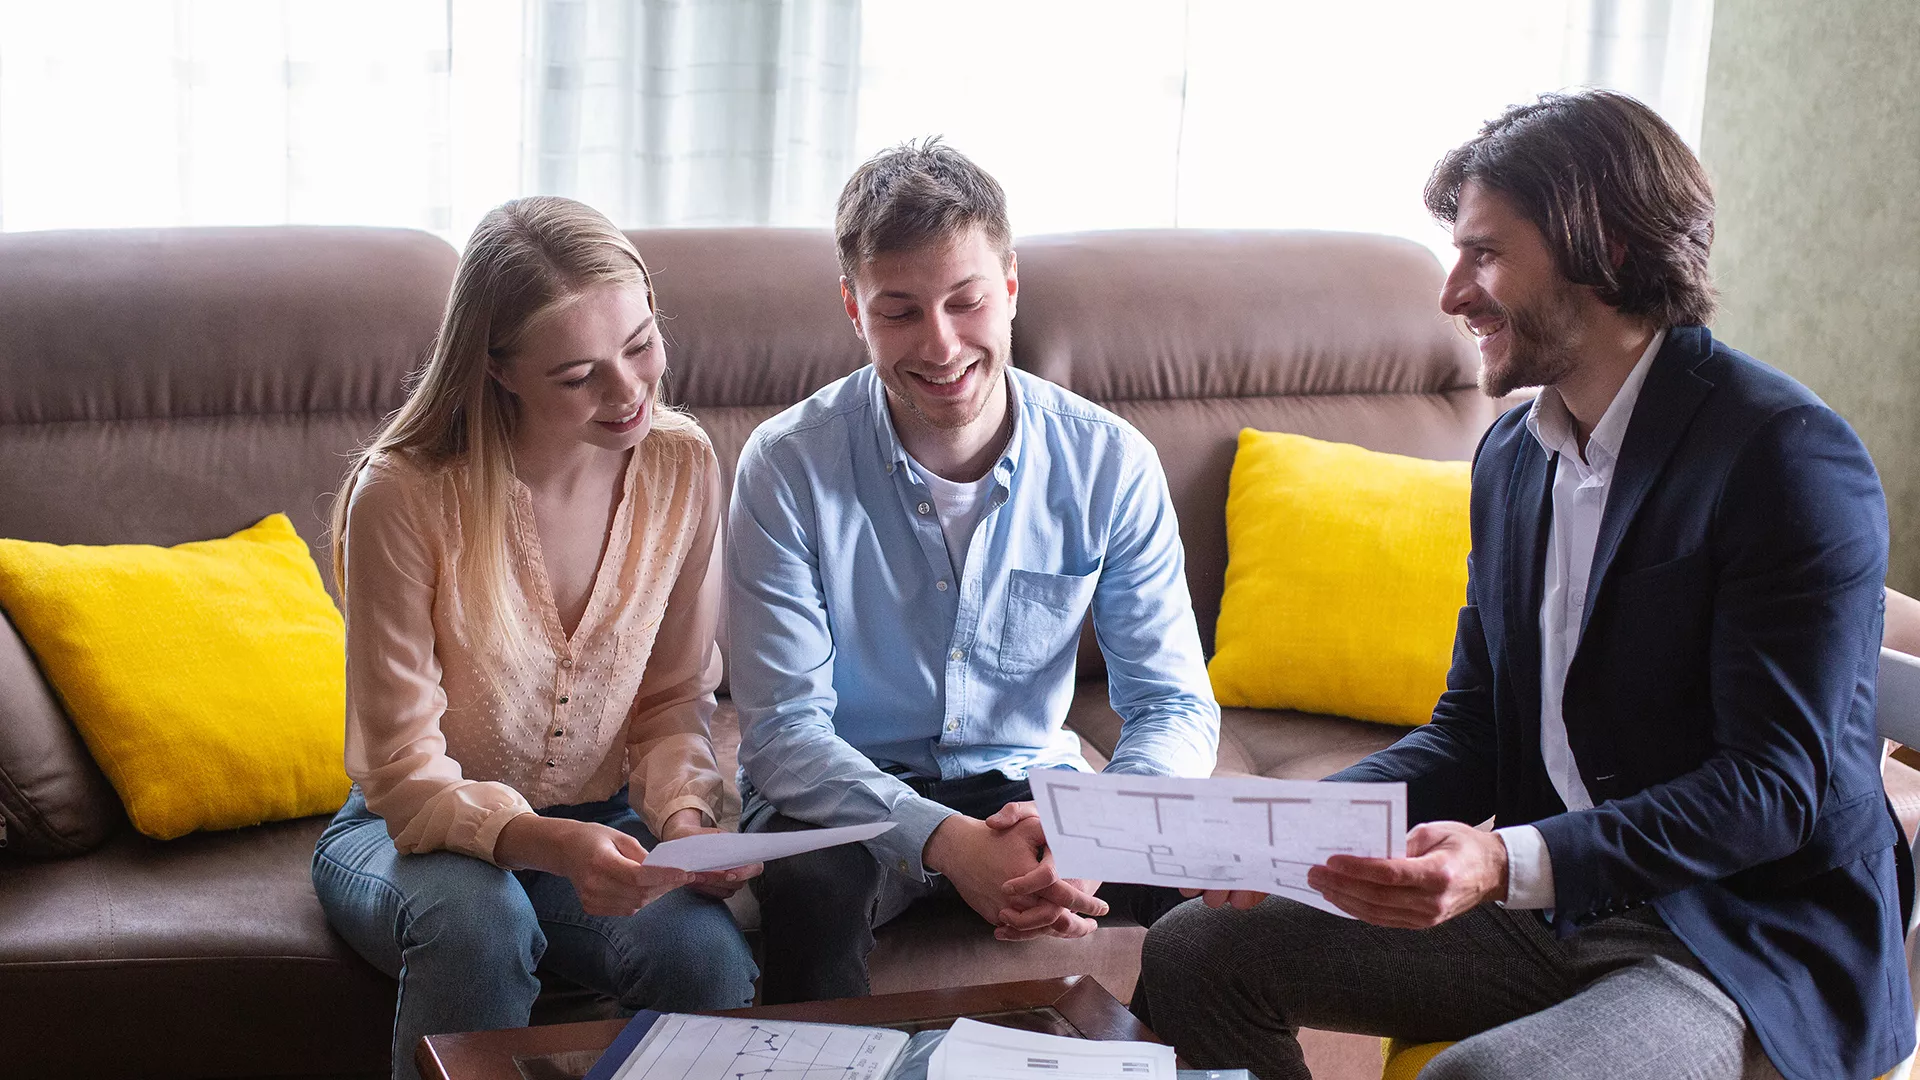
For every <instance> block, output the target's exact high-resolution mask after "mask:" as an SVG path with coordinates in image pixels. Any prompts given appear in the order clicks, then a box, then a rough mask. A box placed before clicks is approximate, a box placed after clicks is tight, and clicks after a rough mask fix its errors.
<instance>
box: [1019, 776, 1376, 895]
mask: <svg viewBox="0 0 1920 1080" xmlns="http://www.w3.org/2000/svg"><path fill="white" fill-rule="evenodd" d="M1028 780H1029V781H1030V782H1031V783H1032V785H1033V797H1034V802H1035V803H1036V804H1037V806H1038V808H1039V811H1040V821H1041V824H1042V825H1043V826H1044V827H1045V829H1046V833H1047V847H1048V848H1049V849H1050V850H1051V851H1052V852H1053V861H1054V865H1055V866H1056V867H1058V868H1059V870H1060V873H1061V874H1062V875H1063V876H1065V877H1075V878H1091V879H1094V880H1098V881H1130V882H1138V883H1141V884H1147V885H1174V886H1179V887H1182V888H1188V889H1252V890H1256V891H1258V892H1265V893H1273V894H1275V895H1279V896H1290V897H1293V898H1294V899H1295V900H1299V901H1301V902H1303V903H1308V904H1312V905H1313V906H1314V907H1317V908H1321V909H1323V910H1326V911H1333V912H1335V913H1336V914H1344V913H1342V912H1339V911H1338V910H1337V909H1336V908H1334V907H1333V905H1331V904H1329V903H1327V902H1326V901H1325V900H1324V899H1322V898H1321V896H1320V894H1319V893H1317V892H1314V891H1313V890H1312V889H1310V888H1308V887H1307V868H1308V867H1311V866H1317V865H1319V864H1321V863H1324V862H1326V861H1327V856H1329V855H1336V854H1344V855H1369V856H1374V857H1377V858H1398V857H1400V856H1401V855H1403V854H1404V853H1405V850H1406V832H1407V789H1406V785H1405V784H1329V783H1320V782H1314V781H1307V780H1270V779H1267V778H1265V777H1260V776H1217V777H1211V778H1208V779H1205V780H1189V779H1179V778H1174V777H1163V776H1129V775H1124V774H1118V773H1101V774H1097V775H1094V774H1088V773H1080V772H1070V771H1067V770H1065V769H1038V770H1035V771H1034V772H1033V773H1032V774H1031V775H1030V776H1029V777H1028Z"/></svg>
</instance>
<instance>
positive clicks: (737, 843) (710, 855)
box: [647, 821, 893, 874]
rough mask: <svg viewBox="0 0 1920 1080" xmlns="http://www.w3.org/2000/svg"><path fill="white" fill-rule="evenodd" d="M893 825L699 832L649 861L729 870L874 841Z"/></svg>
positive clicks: (665, 846)
mask: <svg viewBox="0 0 1920 1080" xmlns="http://www.w3.org/2000/svg"><path fill="white" fill-rule="evenodd" d="M891 828H893V822H891V821H881V822H875V823H873V824H870V825H843V826H841V827H840V828H837V829H801V830H799V831H797V832H763V833H732V832H728V833H696V834H695V835H693V836H683V837H681V838H680V839H678V840H667V841H664V842H662V843H660V844H657V845H655V846H654V849H653V850H652V851H650V852H648V853H647V861H648V862H649V863H652V864H653V865H655V866H665V867H670V868H672V869H675V870H686V871H689V872H692V873H696V874H697V873H700V872H701V871H704V870H727V869H731V868H733V867H735V866H746V865H747V864H748V863H757V862H766V861H767V860H768V859H782V858H785V857H787V856H788V855H801V854H804V853H806V852H809V851H818V850H820V849H821V848H830V847H834V846H835V845H838V844H852V843H857V842H859V841H861V840H871V839H873V838H874V837H876V836H879V835H880V834H881V833H883V832H886V831H887V830H888V829H891Z"/></svg>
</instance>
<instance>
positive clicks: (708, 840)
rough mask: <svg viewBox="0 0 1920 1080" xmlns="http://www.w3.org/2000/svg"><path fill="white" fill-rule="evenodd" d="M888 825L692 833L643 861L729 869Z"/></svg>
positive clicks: (848, 840) (860, 836)
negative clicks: (793, 830) (755, 831)
mask: <svg viewBox="0 0 1920 1080" xmlns="http://www.w3.org/2000/svg"><path fill="white" fill-rule="evenodd" d="M891 828H893V822H891V821H881V822H876V823H874V824H871V825H843V826H841V827H840V828H837V829H801V830H799V831H798V832H766V833H696V834H694V835H692V836H683V837H681V838H680V839H678V840H668V841H665V842H663V843H661V844H658V845H656V846H655V847H654V849H653V850H652V851H650V852H648V853H647V861H648V862H650V863H652V864H653V865H655V866H665V867H669V868H671V869H674V870H686V871H688V872H690V873H696V874H697V873H700V872H702V871H705V870H730V869H732V868H733V867H736V866H746V865H747V864H749V863H757V862H766V861H767V860H768V859H782V858H785V857H787V856H788V855H800V854H804V853H805V852H809V851H818V850H820V849H821V848H830V847H834V846H835V845H838V844H852V843H856V842H858V841H861V840H871V839H873V838H874V837H876V836H879V835H880V834H881V833H883V832H886V831H887V830H888V829H891ZM782 1080H785V1078H782Z"/></svg>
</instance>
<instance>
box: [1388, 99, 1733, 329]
mask: <svg viewBox="0 0 1920 1080" xmlns="http://www.w3.org/2000/svg"><path fill="white" fill-rule="evenodd" d="M1469 180H1473V181H1476V182H1478V183H1479V184H1481V185H1482V186H1484V187H1487V188H1490V189H1492V190H1494V191H1498V192H1499V193H1500V194H1502V195H1504V196H1506V197H1507V199H1509V200H1510V201H1511V202H1512V203H1513V205H1514V207H1515V208H1516V209H1517V210H1518V211H1519V212H1520V213H1521V214H1522V215H1524V216H1525V217H1527V218H1528V219H1529V220H1531V221H1532V222H1533V223H1534V225H1535V226H1537V227H1538V228H1539V229H1540V232H1541V235H1543V236H1544V237H1546V241H1547V247H1548V248H1550V249H1551V250H1552V251H1553V255H1554V260H1555V261H1556V262H1557V263H1558V264H1559V268H1560V273H1561V274H1562V275H1563V276H1565V277H1566V278H1567V279H1568V280H1569V281H1572V282H1574V283H1575V284H1578V285H1589V286H1592V287H1593V288H1594V290H1595V291H1596V292H1597V294H1598V295H1599V297H1600V299H1601V300H1602V301H1604V302H1606V303H1608V304H1611V305H1612V306H1614V307H1616V308H1619V309H1620V310H1621V311H1622V312H1624V313H1626V314H1628V315H1640V316H1645V317H1646V318H1648V319H1650V320H1652V321H1653V322H1655V323H1658V324H1660V325H1662V326H1679V325H1687V324H1693V323H1700V324H1705V323H1706V322H1708V321H1709V320H1711V319H1712V318H1713V309H1714V301H1715V297H1714V290H1713V282H1712V279H1711V278H1710V277H1709V275H1708V273H1707V253H1708V252H1709V251H1711V250H1712V248H1713V187H1712V185H1711V184H1709V183H1708V182H1707V174H1706V171H1705V170H1704V169H1702V168H1701V167H1700V161H1699V159H1698V158H1696V157H1694V155H1693V151H1692V150H1689V149H1688V148H1687V144H1686V143H1685V142H1684V141H1682V140H1681V138H1680V136H1679V135H1678V134H1677V133H1675V132H1674V130H1673V129H1672V128H1671V127H1669V126H1667V123H1666V121H1664V120H1662V119H1660V117H1659V115H1658V114H1656V113H1655V112H1654V111H1653V110H1652V109H1650V108H1648V107H1647V106H1645V105H1643V104H1641V103H1640V102H1639V101H1636V100H1634V99H1633V98H1631V97H1628V96H1627V95H1625V94H1620V93H1615V92H1613V91H1611V90H1583V91H1580V92H1578V93H1571V94H1543V95H1541V97H1540V99H1539V100H1538V101H1535V102H1533V103H1531V104H1527V105H1516V106H1514V107H1513V108H1510V109H1508V110H1507V111H1506V112H1505V113H1503V114H1501V115H1500V117H1499V118H1498V119H1495V120H1493V121H1491V122H1489V123H1488V124H1487V125H1486V126H1485V127H1483V128H1481V129H1480V134H1478V135H1476V136H1474V137H1473V138H1472V139H1471V140H1469V141H1468V142H1467V143H1466V144H1464V145H1462V146H1460V147H1458V148H1457V149H1454V150H1453V151H1451V152H1449V153H1448V154H1447V156H1445V157H1443V158H1441V159H1440V163H1439V164H1438V165H1436V166H1434V169H1433V176H1432V177H1431V178H1429V179H1428V181H1427V190H1426V203H1427V209H1428V210H1429V211H1431V212H1432V213H1433V216H1434V217H1436V218H1439V219H1440V220H1441V221H1443V222H1446V223H1447V224H1449V225H1451V224H1453V222H1454V219H1455V218H1456V217H1457V216H1458V215H1459V211H1460V188H1461V185H1463V184H1465V183H1466V182H1467V181H1469ZM1616 249H1617V250H1619V251H1620V252H1621V253H1622V255H1623V257H1622V258H1621V260H1620V263H1619V265H1617V266H1616V265H1614V260H1613V257H1612V255H1613V252H1614V251H1615V250H1616Z"/></svg>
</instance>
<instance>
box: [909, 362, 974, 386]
mask: <svg viewBox="0 0 1920 1080" xmlns="http://www.w3.org/2000/svg"><path fill="white" fill-rule="evenodd" d="M979 363H980V361H978V360H975V361H973V362H972V363H970V364H965V365H962V366H961V367H957V368H955V369H954V370H953V374H951V375H945V376H940V375H925V374H922V373H920V372H917V371H916V372H914V373H913V377H914V378H916V379H919V380H920V381H921V382H923V383H926V384H927V385H929V386H943V387H944V386H952V385H953V384H955V383H957V382H959V381H960V380H961V379H964V378H966V377H967V372H969V371H972V370H973V369H974V368H975V367H976V366H977V365H978V364H979Z"/></svg>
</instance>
